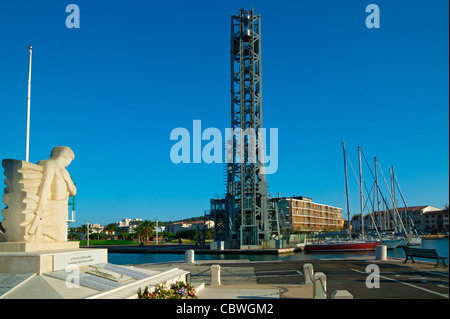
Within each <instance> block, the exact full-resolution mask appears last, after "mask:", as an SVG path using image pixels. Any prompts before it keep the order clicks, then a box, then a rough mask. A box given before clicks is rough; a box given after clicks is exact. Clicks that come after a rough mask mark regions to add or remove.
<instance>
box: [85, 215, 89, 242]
mask: <svg viewBox="0 0 450 319" xmlns="http://www.w3.org/2000/svg"><path fill="white" fill-rule="evenodd" d="M84 222H85V223H86V229H87V246H89V222H88V221H87V220H85V221H84Z"/></svg>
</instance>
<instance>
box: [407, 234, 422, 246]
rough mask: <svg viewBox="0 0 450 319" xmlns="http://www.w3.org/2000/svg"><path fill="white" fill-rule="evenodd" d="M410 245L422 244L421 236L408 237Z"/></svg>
mask: <svg viewBox="0 0 450 319" xmlns="http://www.w3.org/2000/svg"><path fill="white" fill-rule="evenodd" d="M408 245H410V246H422V238H420V237H418V236H417V237H411V238H409V244H408Z"/></svg>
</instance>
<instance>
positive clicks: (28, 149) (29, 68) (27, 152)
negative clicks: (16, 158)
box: [25, 45, 33, 162]
mask: <svg viewBox="0 0 450 319" xmlns="http://www.w3.org/2000/svg"><path fill="white" fill-rule="evenodd" d="M28 49H29V50H30V60H29V62H28V103H27V139H26V148H25V161H27V162H28V160H29V156H30V97H31V96H30V95H31V52H32V50H33V47H32V46H31V45H30V46H28Z"/></svg>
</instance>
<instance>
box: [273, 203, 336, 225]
mask: <svg viewBox="0 0 450 319" xmlns="http://www.w3.org/2000/svg"><path fill="white" fill-rule="evenodd" d="M278 208H279V209H281V210H282V211H283V212H284V213H285V216H287V217H288V219H289V221H290V223H291V225H292V226H293V230H294V231H299V232H303V233H311V232H314V233H316V232H320V231H324V230H337V229H341V228H342V227H343V226H344V220H343V219H342V208H339V207H334V206H330V205H325V204H319V203H315V202H313V201H312V198H309V197H305V196H296V197H283V198H281V199H280V200H279V201H278Z"/></svg>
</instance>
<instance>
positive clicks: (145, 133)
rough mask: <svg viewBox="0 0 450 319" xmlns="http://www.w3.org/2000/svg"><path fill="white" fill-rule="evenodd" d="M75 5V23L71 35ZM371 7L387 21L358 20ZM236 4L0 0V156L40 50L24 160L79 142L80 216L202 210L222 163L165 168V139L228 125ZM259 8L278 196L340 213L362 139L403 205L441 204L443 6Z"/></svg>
mask: <svg viewBox="0 0 450 319" xmlns="http://www.w3.org/2000/svg"><path fill="white" fill-rule="evenodd" d="M70 3H75V4H77V5H78V6H79V8H80V28H79V29H68V28H66V25H65V20H66V17H67V16H68V13H66V12H65V8H66V6H67V5H68V4H70ZM370 3H375V4H377V5H378V6H379V8H380V11H381V12H380V13H381V14H380V18H381V28H380V29H368V28H367V27H366V25H365V19H366V16H367V15H368V13H366V12H365V8H366V6H367V5H368V4H370ZM240 7H244V8H245V9H248V8H250V7H251V1H250V0H245V1H237V0H231V1H230V0H217V1H215V0H214V1H213V0H208V1H205V0H202V1H200V0H191V1H180V0H172V1H162V0H159V1H155V0H151V1H124V0H118V1H82V0H70V1H60V0H59V1H50V0H48V1H22V0H18V1H7V2H2V4H1V5H0V159H4V158H15V159H24V158H25V128H26V100H27V76H28V49H27V46H28V45H29V44H31V45H33V48H34V49H33V71H32V72H33V73H32V93H31V110H32V112H31V141H30V161H31V162H33V163H36V162H37V161H39V160H41V159H46V158H48V157H49V154H50V151H51V149H52V148H53V147H54V146H57V145H67V146H69V147H71V148H72V149H73V150H74V152H75V156H76V158H75V160H74V161H73V162H72V164H71V165H70V166H69V167H68V170H69V172H70V173H71V175H72V176H73V179H74V180H75V182H76V185H77V187H78V194H77V219H78V220H77V223H75V225H79V224H81V223H84V221H85V220H89V221H90V222H91V223H100V224H106V223H109V222H115V221H118V220H121V219H122V218H124V217H127V218H143V219H155V218H158V219H159V220H163V221H165V220H175V219H181V218H187V217H191V216H200V215H203V211H204V210H205V209H209V199H210V198H211V197H213V196H214V195H215V194H223V193H224V191H225V188H224V183H223V166H222V165H221V164H204V163H202V164H178V165H177V164H174V163H172V162H171V160H170V156H169V154H170V149H171V147H172V146H173V145H174V143H175V142H174V141H171V140H170V139H169V136H170V132H171V131H172V130H173V129H174V128H176V127H185V128H187V129H189V130H190V131H191V132H192V121H193V120H195V119H200V120H202V127H203V128H207V127H216V128H219V129H221V130H222V131H223V130H224V129H225V128H227V127H229V125H230V96H229V90H230V65H229V64H230V57H229V50H230V47H229V46H230V43H229V41H230V16H231V15H232V14H237V13H238V12H239V8H240ZM254 8H255V13H257V14H261V16H262V40H263V41H262V59H263V60H262V71H263V72H262V73H263V109H264V112H263V118H264V126H265V127H267V128H278V131H279V154H278V162H279V166H278V171H277V172H276V174H273V175H270V176H268V182H269V187H270V191H271V192H272V193H273V195H276V194H277V193H278V192H280V193H281V195H282V196H290V195H293V194H301V195H305V196H309V197H312V198H313V200H314V201H316V202H319V203H325V204H329V205H334V206H339V207H342V208H344V210H345V195H344V175H343V163H342V145H341V142H342V140H344V141H345V142H346V147H347V150H348V153H349V156H350V159H351V160H352V164H353V166H354V167H355V170H357V153H356V148H357V146H358V145H361V146H362V148H363V151H364V153H365V154H366V156H367V157H368V158H369V159H370V160H371V161H372V158H373V156H377V158H378V159H379V161H380V164H381V166H382V168H383V171H384V174H385V176H386V177H387V178H388V168H389V167H390V166H391V165H394V168H395V172H396V175H397V178H398V179H399V181H400V184H401V187H402V190H403V193H404V195H405V197H406V200H407V203H408V205H409V206H413V205H433V206H436V207H440V208H443V207H444V206H445V205H446V204H448V202H449V195H448V193H449V192H448V191H449V189H448V185H449V148H448V147H449V146H448V145H449V126H448V119H449V100H448V97H449V92H448V85H449V83H448V82H449V78H448V75H449V74H448V70H449V65H448V56H449V46H448V36H449V35H448V23H449V21H448V9H449V8H448V1H445V0H442V1H437V0H433V1H425V0H422V1H418V0H413V1H399V0H389V1H384V0H383V1H381V0H374V1H372V0H371V1H356V0H354V1H350V0H347V1H333V0H327V1H325V0H321V1H294V0H292V1H287V0H281V1H262V0H255V1H254ZM204 144H206V142H204ZM349 170H350V171H349V174H350V175H349V179H350V182H351V183H352V186H351V200H352V201H351V208H352V211H354V212H355V213H357V212H358V210H359V201H358V200H359V197H358V196H359V195H358V190H357V188H356V181H355V178H354V176H353V173H352V172H351V168H349ZM363 173H364V177H365V179H366V182H367V183H368V184H371V183H372V180H371V177H370V174H369V172H368V169H367V168H366V167H363ZM380 178H381V177H380ZM383 183H384V182H383ZM369 188H370V186H369ZM1 205H3V204H0V208H2V207H4V205H3V206H1Z"/></svg>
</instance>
